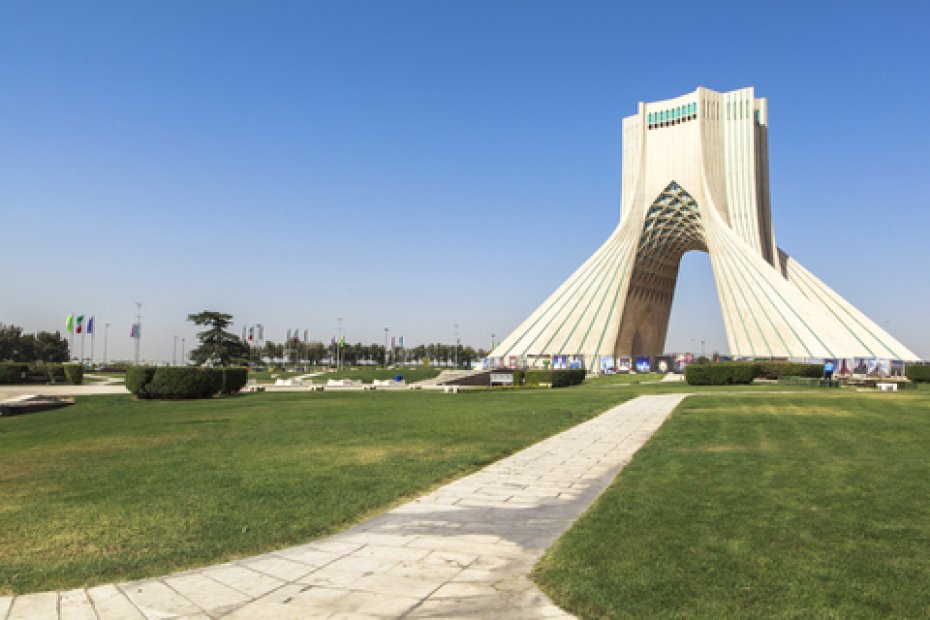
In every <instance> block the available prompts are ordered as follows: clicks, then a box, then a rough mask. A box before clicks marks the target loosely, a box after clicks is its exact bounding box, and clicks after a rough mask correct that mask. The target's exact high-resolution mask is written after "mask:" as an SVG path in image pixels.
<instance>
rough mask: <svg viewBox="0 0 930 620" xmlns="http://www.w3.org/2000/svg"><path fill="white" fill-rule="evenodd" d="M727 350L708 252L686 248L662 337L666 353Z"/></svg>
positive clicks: (707, 353)
mask: <svg viewBox="0 0 930 620" xmlns="http://www.w3.org/2000/svg"><path fill="white" fill-rule="evenodd" d="M702 342H703V350H704V352H705V354H706V355H707V357H710V356H711V355H712V354H713V353H714V352H720V353H726V352H727V351H728V349H729V347H728V346H727V335H726V329H725V327H724V325H723V313H722V312H721V309H720V300H719V298H718V297H717V288H716V284H715V282H714V272H713V269H712V268H711V265H710V255H708V254H707V252H700V251H698V252H686V253H685V254H684V256H682V258H681V265H680V267H679V270H678V286H677V287H676V289H675V298H674V300H673V301H672V312H671V316H670V317H669V322H668V335H667V337H666V339H665V351H664V352H665V353H694V355H695V356H698V355H700V354H701V349H702Z"/></svg>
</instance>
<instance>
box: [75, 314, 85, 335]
mask: <svg viewBox="0 0 930 620" xmlns="http://www.w3.org/2000/svg"><path fill="white" fill-rule="evenodd" d="M83 323H84V315H83V314H79V315H78V318H77V327H76V328H75V330H74V332H75V333H76V334H80V333H81V329H82V327H83V325H82V324H83Z"/></svg>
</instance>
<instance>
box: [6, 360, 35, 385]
mask: <svg viewBox="0 0 930 620" xmlns="http://www.w3.org/2000/svg"><path fill="white" fill-rule="evenodd" d="M28 370H29V366H27V365H26V364H20V363H18V362H0V384H9V383H22V382H23V378H24V377H23V376H24V375H25V374H26V372H27V371H28Z"/></svg>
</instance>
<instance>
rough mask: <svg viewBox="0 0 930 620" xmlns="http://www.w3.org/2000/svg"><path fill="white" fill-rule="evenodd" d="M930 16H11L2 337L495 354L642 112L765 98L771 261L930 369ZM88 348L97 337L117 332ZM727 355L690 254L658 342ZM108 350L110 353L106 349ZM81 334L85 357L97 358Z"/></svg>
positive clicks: (341, 11)
mask: <svg viewBox="0 0 930 620" xmlns="http://www.w3.org/2000/svg"><path fill="white" fill-rule="evenodd" d="M928 21H930V4H928V3H926V2H917V1H914V2H871V3H862V2H823V3H808V2H804V3H797V4H791V3H712V2H701V3H697V2H682V3H675V2H663V3H625V2H623V3H621V2H538V1H525V2H477V1H473V0H469V1H468V2H465V1H462V2H426V1H424V2H381V1H377V2H376V1H371V2H351V1H350V2H345V1H339V2H329V3H316V2H273V3H265V2H257V1H256V2H229V1H223V2H207V1H198V2H188V1H183V2H182V1H174V2H170V1H165V2H123V1H113V2H82V3H75V2H38V1H32V0H28V1H27V0H8V1H6V2H3V3H2V4H0V216H2V219H0V227H2V237H0V238H2V241H0V243H2V250H3V256H4V259H5V260H4V263H5V268H4V278H3V286H2V292H0V321H2V322H4V323H13V324H17V325H20V326H22V327H24V328H25V329H27V330H30V331H31V330H54V329H63V327H64V318H65V316H66V315H67V314H68V313H69V312H77V313H85V314H87V315H90V314H94V315H96V317H97V322H98V329H100V328H101V327H102V325H103V323H104V322H109V323H111V324H112V327H111V328H110V337H109V356H110V358H124V359H128V358H131V356H132V346H131V344H132V343H131V341H130V339H129V337H128V335H129V327H130V324H131V323H132V321H133V315H134V313H135V305H134V302H135V301H142V302H144V304H145V307H144V312H145V318H144V319H143V324H144V326H145V327H144V329H145V331H144V338H143V356H144V357H146V358H148V359H161V360H165V359H170V357H171V351H172V346H173V338H172V336H174V335H179V336H181V337H184V338H186V339H187V342H188V348H189V347H190V343H191V342H192V341H193V338H194V333H195V331H196V330H195V328H194V327H193V326H192V325H190V324H188V323H186V322H185V318H186V316H187V314H188V313H192V312H198V311H201V310H204V309H215V310H222V311H225V312H229V313H231V314H233V315H234V316H235V320H236V322H237V324H238V326H241V325H242V324H243V323H248V324H252V323H256V322H260V323H263V324H264V325H265V326H266V337H267V338H271V339H274V340H278V341H280V340H281V339H283V337H284V334H285V332H286V331H287V330H288V329H294V328H299V329H300V330H303V329H308V330H309V331H310V334H311V338H315V339H323V340H328V339H329V338H330V337H331V336H332V335H333V334H334V333H335V331H336V327H337V321H336V319H337V317H343V318H344V329H345V333H346V335H347V338H348V339H349V340H351V341H362V342H372V341H373V342H381V341H382V340H383V338H384V328H385V327H389V328H390V330H391V334H397V335H400V334H403V335H404V336H405V340H406V342H407V343H408V344H415V343H420V342H432V341H444V342H451V341H452V340H453V338H454V328H453V325H454V324H456V323H458V324H459V326H460V327H459V331H460V334H461V338H462V341H463V342H464V343H467V344H473V345H475V346H480V345H483V346H487V345H488V344H489V342H488V341H489V340H490V335H491V334H492V333H495V334H497V335H498V337H500V336H503V335H505V334H506V333H508V332H509V331H510V330H512V329H513V328H514V327H516V325H517V324H518V323H519V322H520V321H521V320H522V319H523V318H525V316H526V315H527V314H528V313H529V312H530V311H532V310H533V309H534V308H535V307H536V306H537V305H538V304H539V303H540V302H541V301H542V300H543V299H544V298H545V297H546V296H547V295H548V294H549V293H550V292H551V291H552V290H554V288H555V287H556V286H558V284H560V283H561V282H562V280H563V279H564V278H565V277H566V276H567V275H568V274H570V273H571V272H572V271H573V270H574V269H575V268H576V267H577V266H578V265H580V264H581V263H582V262H583V261H584V260H585V259H586V258H587V257H588V256H589V255H590V254H591V253H592V252H593V251H594V250H595V249H596V248H597V247H598V245H599V244H600V243H601V242H602V241H603V240H604V239H605V238H606V237H607V235H608V234H609V233H610V231H611V230H612V229H613V227H614V226H615V224H616V222H617V220H618V217H619V196H620V119H621V118H622V117H623V116H627V115H629V114H632V113H634V112H635V109H636V103H637V102H638V101H650V100H655V99H662V98H666V97H672V96H676V95H679V94H682V93H685V92H689V91H691V90H693V89H694V88H695V87H696V86H698V85H702V86H707V87H709V88H713V89H716V90H730V89H733V88H738V87H743V86H748V85H753V86H755V87H756V94H757V96H763V97H767V98H768V100H769V106H770V118H769V120H770V161H771V188H772V204H773V214H774V224H775V233H776V238H777V240H778V242H779V244H780V245H781V246H782V247H783V248H784V249H786V250H787V251H788V252H789V253H791V254H792V255H793V256H795V257H796V258H797V259H798V260H800V261H801V263H802V264H804V265H805V266H807V267H808V268H809V269H811V270H812V271H813V272H814V273H815V274H817V275H818V276H819V277H820V278H821V279H823V280H824V281H825V282H826V283H827V284H829V285H830V286H832V287H834V288H835V289H836V290H837V291H838V292H840V293H841V294H842V295H844V296H846V297H847V298H848V299H849V300H850V301H852V302H853V303H854V304H855V305H857V306H858V307H859V308H860V309H861V310H863V311H864V312H865V313H866V314H868V315H869V316H871V317H872V318H873V319H875V320H876V321H877V322H878V323H879V324H881V325H883V326H884V327H886V328H887V329H889V330H890V331H891V332H892V333H893V334H894V335H896V336H897V337H898V338H899V339H901V340H902V341H903V342H905V343H906V344H907V345H908V346H910V347H911V348H912V349H913V350H914V351H915V352H916V353H917V354H918V355H921V356H923V357H925V358H928V357H930V330H928V329H927V327H926V324H927V323H926V314H927V312H926V308H927V307H928V305H930V290H928V289H930V287H928V285H927V277H926V274H925V271H926V266H927V264H928V258H930V243H928V231H930V215H928V214H930V207H928V205H927V201H926V200H925V199H924V192H923V191H922V190H923V188H924V187H925V186H926V185H927V181H928V177H930V172H928V162H930V115H928V114H927V113H926V112H925V110H924V108H926V107H927V102H928V101H930V85H928V83H927V80H926V75H927V72H928V65H927V49H926V48H927V40H928V39H927V34H926V24H927V23H928ZM101 332H102V329H101ZM701 340H706V342H707V345H706V346H707V350H708V351H712V350H715V349H721V350H725V349H726V342H725V338H724V334H723V328H722V322H721V319H720V316H719V308H718V307H717V301H716V294H715V291H714V288H713V281H712V276H711V273H710V266H709V262H708V260H707V257H706V255H704V254H697V253H691V254H688V255H686V257H685V260H684V263H683V267H682V273H681V278H680V285H679V290H678V294H677V297H676V301H675V306H674V309H673V315H672V324H671V328H670V334H669V341H668V344H667V348H668V349H669V350H682V349H692V348H697V347H699V343H700V341H701ZM100 341H101V338H99V337H98V341H97V357H98V358H99V356H100V352H101V347H102V343H101V342H100ZM88 347H89V342H88Z"/></svg>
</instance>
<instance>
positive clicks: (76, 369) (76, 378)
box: [63, 364, 84, 385]
mask: <svg viewBox="0 0 930 620" xmlns="http://www.w3.org/2000/svg"><path fill="white" fill-rule="evenodd" d="M63 367H64V369H65V380H66V381H67V382H68V383H70V384H71V385H81V383H83V382H84V367H83V366H82V365H80V364H63Z"/></svg>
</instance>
